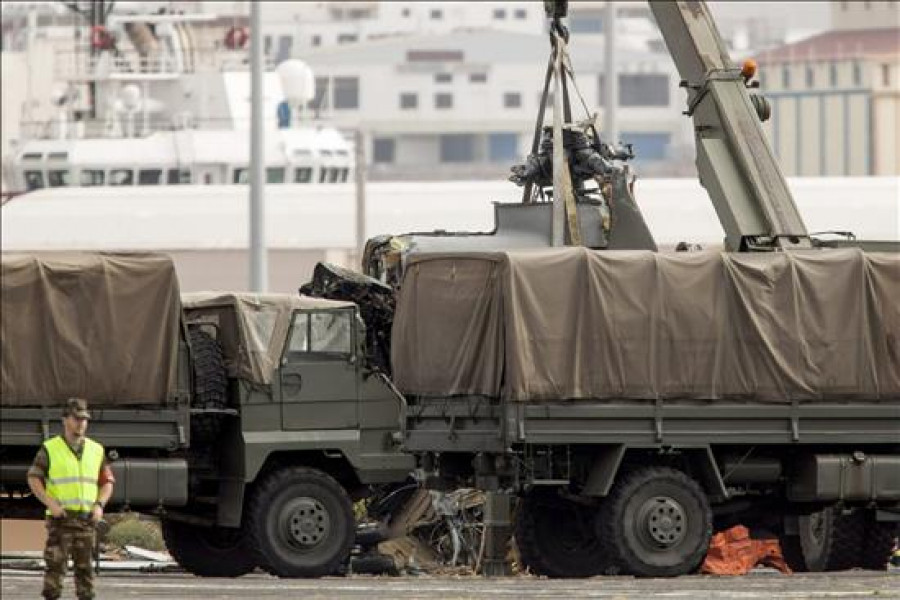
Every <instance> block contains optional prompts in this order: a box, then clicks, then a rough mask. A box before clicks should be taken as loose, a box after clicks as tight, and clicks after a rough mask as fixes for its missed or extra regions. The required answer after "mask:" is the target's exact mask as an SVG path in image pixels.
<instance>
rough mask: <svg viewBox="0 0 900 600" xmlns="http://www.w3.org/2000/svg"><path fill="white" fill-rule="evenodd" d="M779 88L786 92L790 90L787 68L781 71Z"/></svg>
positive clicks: (789, 77) (789, 72) (789, 70)
mask: <svg viewBox="0 0 900 600" xmlns="http://www.w3.org/2000/svg"><path fill="white" fill-rule="evenodd" d="M781 87H782V88H784V89H786V90H789V89H791V68H790V67H789V66H785V67H784V68H782V69H781Z"/></svg>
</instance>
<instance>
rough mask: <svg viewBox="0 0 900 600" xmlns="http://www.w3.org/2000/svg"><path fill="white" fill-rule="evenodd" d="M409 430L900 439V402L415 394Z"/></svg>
mask: <svg viewBox="0 0 900 600" xmlns="http://www.w3.org/2000/svg"><path fill="white" fill-rule="evenodd" d="M404 433H405V436H404V437H405V442H404V447H405V448H406V449H408V450H410V451H413V452H427V451H434V452H504V451H506V450H507V449H508V448H510V447H513V446H515V445H519V444H522V445H525V444H629V445H632V446H635V445H637V446H646V447H655V446H658V447H662V446H694V445H704V446H705V445H715V444H724V445H728V444H759V445H767V444H769V445H795V444H803V445H815V444H830V445H834V444H838V445H840V444H846V445H848V446H860V445H866V446H871V445H875V444H886V445H891V444H893V445H897V444H900V405H897V404H892V403H883V402H881V403H878V402H874V403H865V402H860V401H858V400H854V401H852V402H834V401H829V402H828V403H793V404H789V405H784V404H778V405H771V404H752V403H724V402H721V401H717V402H715V403H712V402H702V401H693V400H681V401H678V400H666V401H662V400H660V401H656V402H654V401H633V400H626V401H603V402H591V401H585V400H579V401H577V402H555V403H553V402H551V403H547V402H541V403H533V404H530V403H521V402H500V401H488V400H486V399H479V398H454V399H425V400H423V399H411V400H409V407H408V412H407V418H406V431H405V432H404Z"/></svg>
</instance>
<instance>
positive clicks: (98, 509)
mask: <svg viewBox="0 0 900 600" xmlns="http://www.w3.org/2000/svg"><path fill="white" fill-rule="evenodd" d="M101 519H103V507H102V506H100V505H99V504H95V505H94V508H92V509H91V521H93V522H94V523H99V522H100V521H101Z"/></svg>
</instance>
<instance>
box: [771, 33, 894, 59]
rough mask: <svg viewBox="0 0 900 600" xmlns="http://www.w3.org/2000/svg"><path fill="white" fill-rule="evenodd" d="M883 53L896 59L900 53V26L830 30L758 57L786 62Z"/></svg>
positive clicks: (878, 56) (879, 55) (870, 56)
mask: <svg viewBox="0 0 900 600" xmlns="http://www.w3.org/2000/svg"><path fill="white" fill-rule="evenodd" d="M881 57H884V58H891V59H893V60H895V61H896V60H898V57H900V27H892V28H890V29H850V30H840V31H826V32H824V33H820V34H819V35H814V36H812V37H809V38H806V39H805V40H800V41H799V42H794V43H792V44H785V45H783V46H778V47H777V48H770V49H769V50H766V51H764V52H762V53H761V54H760V55H759V57H758V60H759V62H773V63H776V62H777V63H782V62H797V61H808V60H840V59H846V58H881Z"/></svg>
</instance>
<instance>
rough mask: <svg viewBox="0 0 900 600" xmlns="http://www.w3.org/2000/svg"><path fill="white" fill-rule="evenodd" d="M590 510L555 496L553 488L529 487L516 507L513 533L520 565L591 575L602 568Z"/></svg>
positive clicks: (538, 571) (539, 570) (545, 572)
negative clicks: (530, 488)
mask: <svg viewBox="0 0 900 600" xmlns="http://www.w3.org/2000/svg"><path fill="white" fill-rule="evenodd" d="M592 523H593V511H591V510H590V509H589V508H588V507H586V506H581V505H579V504H576V503H575V502H572V501H571V500H566V499H564V498H561V497H559V495H557V494H556V490H548V489H540V488H536V489H532V490H530V491H529V492H528V493H527V494H526V495H525V497H524V498H523V499H522V500H521V501H520V503H519V507H518V509H517V510H516V516H515V523H514V535H515V542H516V548H517V549H518V551H519V559H520V561H521V563H522V566H523V567H525V568H527V569H529V570H530V571H531V572H532V573H534V574H535V575H544V576H546V577H592V576H594V575H599V574H601V573H603V571H604V561H603V555H602V553H601V548H600V542H599V540H598V539H597V537H596V536H595V535H594V528H593V525H592Z"/></svg>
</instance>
